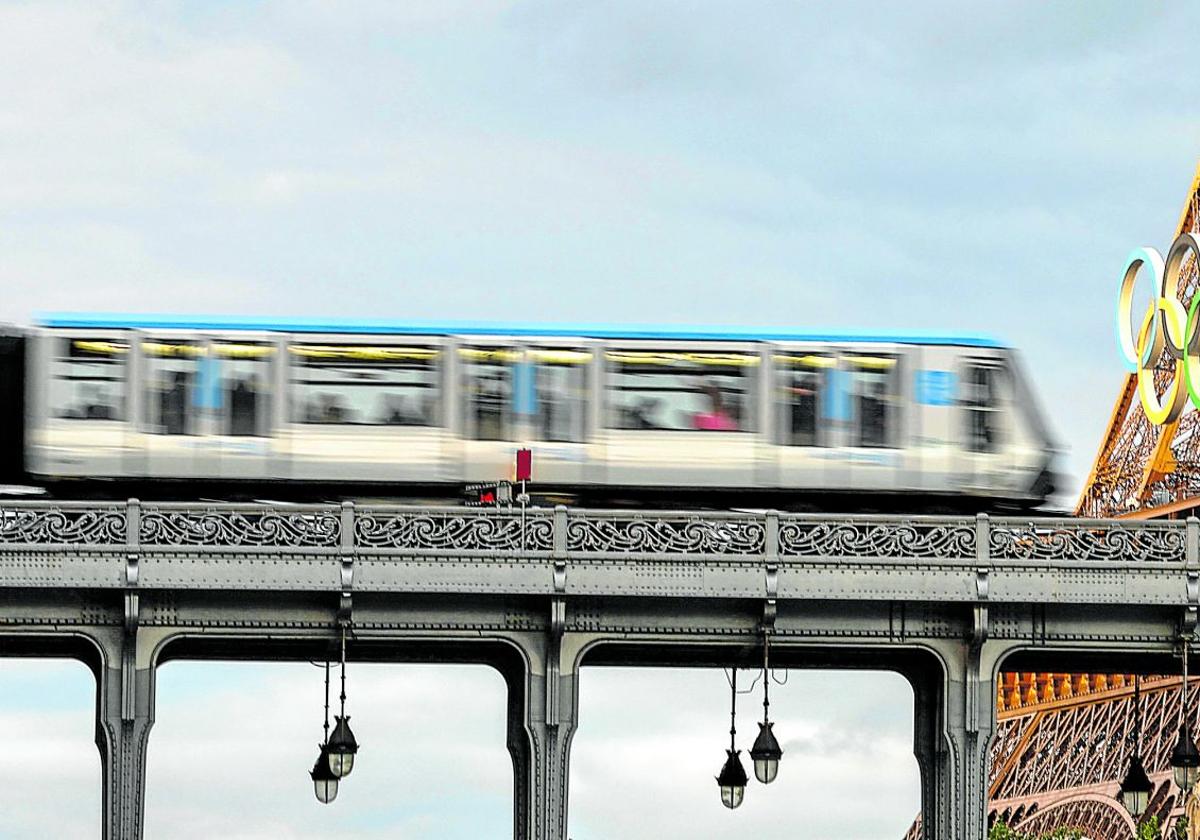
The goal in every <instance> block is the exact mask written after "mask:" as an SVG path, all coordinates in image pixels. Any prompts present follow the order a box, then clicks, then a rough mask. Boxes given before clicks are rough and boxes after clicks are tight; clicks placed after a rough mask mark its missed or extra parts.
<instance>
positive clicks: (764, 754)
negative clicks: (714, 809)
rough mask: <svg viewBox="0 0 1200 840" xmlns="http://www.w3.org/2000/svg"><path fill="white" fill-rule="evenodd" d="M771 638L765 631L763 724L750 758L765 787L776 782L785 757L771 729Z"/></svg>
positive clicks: (759, 729) (755, 772)
mask: <svg viewBox="0 0 1200 840" xmlns="http://www.w3.org/2000/svg"><path fill="white" fill-rule="evenodd" d="M770 657H771V637H770V635H769V634H767V633H766V632H765V631H764V632H763V722H762V723H760V724H759V725H758V737H757V738H755V739H754V746H753V747H751V748H750V757H751V758H752V759H754V778H756V779H758V780H759V781H760V782H762V783H763V784H764V785H769V784H771V782H773V781H775V777H776V776H777V775H778V774H779V759H780V758H781V757H782V756H783V750H782V749H780V747H779V742H778V741H777V740H775V733H774V732H772V731H771V728H772V727H773V726H774V725H775V724H773V723H771V719H770V715H769V711H770V708H771V694H770V690H771V661H770Z"/></svg>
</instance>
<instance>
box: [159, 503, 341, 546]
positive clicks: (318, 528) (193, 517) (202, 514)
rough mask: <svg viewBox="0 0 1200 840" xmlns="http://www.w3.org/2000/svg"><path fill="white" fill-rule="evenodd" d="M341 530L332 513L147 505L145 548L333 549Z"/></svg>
mask: <svg viewBox="0 0 1200 840" xmlns="http://www.w3.org/2000/svg"><path fill="white" fill-rule="evenodd" d="M341 532H342V525H341V519H340V517H339V515H338V511H337V510H336V509H333V508H315V509H314V508H303V509H294V508H288V507H283V506H280V507H278V508H273V507H267V506H264V507H261V508H241V507H238V508H228V507H226V508H222V507H210V508H200V507H182V506H169V507H168V506H166V505H163V506H157V505H152V504H150V505H143V509H142V514H141V527H140V528H139V529H138V533H139V536H140V539H141V543H142V544H143V545H173V546H179V545H206V546H223V547H230V548H234V547H242V546H271V547H278V548H286V547H288V546H295V547H303V548H316V547H326V548H334V547H336V546H337V545H338V543H339V541H340V539H341Z"/></svg>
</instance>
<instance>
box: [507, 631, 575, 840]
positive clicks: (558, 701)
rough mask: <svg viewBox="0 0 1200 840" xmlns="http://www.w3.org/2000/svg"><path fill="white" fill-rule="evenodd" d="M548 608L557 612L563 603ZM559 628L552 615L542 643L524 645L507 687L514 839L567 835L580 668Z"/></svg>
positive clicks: (558, 839)
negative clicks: (518, 674)
mask: <svg viewBox="0 0 1200 840" xmlns="http://www.w3.org/2000/svg"><path fill="white" fill-rule="evenodd" d="M552 609H557V610H560V611H561V607H554V608H552ZM556 626H557V628H558V629H556ZM561 627H562V623H561V615H560V617H559V619H558V620H557V621H555V620H554V619H553V617H552V621H551V630H550V633H549V634H548V635H547V637H546V639H545V640H544V643H543V644H536V645H534V646H531V647H530V648H529V649H526V650H525V656H526V662H527V668H526V673H525V675H524V679H523V681H522V685H521V686H513V685H511V684H510V687H509V704H508V749H509V753H510V754H511V755H512V758H513V788H514V791H513V792H514V799H513V822H514V825H513V838H514V840H567V784H568V781H569V779H570V754H571V739H572V738H573V737H574V735H575V727H576V723H577V721H578V710H579V670H578V657H577V656H576V653H575V651H576V646H575V645H573V644H571V643H570V642H571V640H569V639H568V640H567V644H564V640H563V638H562V635H563V634H562V632H561ZM514 688H515V689H517V690H515V691H514Z"/></svg>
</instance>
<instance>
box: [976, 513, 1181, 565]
mask: <svg viewBox="0 0 1200 840" xmlns="http://www.w3.org/2000/svg"><path fill="white" fill-rule="evenodd" d="M988 542H989V546H990V549H991V555H992V557H994V558H998V559H1005V560H1136V561H1150V562H1160V563H1171V562H1180V563H1181V562H1183V559H1184V523H1182V522H1154V523H1141V522H1128V523H1126V522H1120V521H1106V522H1103V523H1101V522H1087V521H1078V520H1076V521H1071V520H1040V521H1038V520H1034V521H1028V520H1026V521H1023V522H1016V521H1013V520H1003V519H1001V520H993V521H992V522H991V523H990V528H989V530H988Z"/></svg>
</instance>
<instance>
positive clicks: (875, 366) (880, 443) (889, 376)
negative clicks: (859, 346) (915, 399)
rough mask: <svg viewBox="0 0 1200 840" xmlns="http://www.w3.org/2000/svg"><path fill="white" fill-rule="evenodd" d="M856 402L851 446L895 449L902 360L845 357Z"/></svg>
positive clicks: (851, 392)
mask: <svg viewBox="0 0 1200 840" xmlns="http://www.w3.org/2000/svg"><path fill="white" fill-rule="evenodd" d="M843 360H844V363H845V370H846V371H847V373H848V374H849V376H850V389H851V390H850V396H851V398H852V399H853V401H854V422H853V424H852V429H853V431H852V439H851V446H862V447H873V448H880V447H895V446H897V445H898V438H899V419H900V418H899V415H900V412H899V405H900V398H899V384H900V377H899V375H898V374H899V360H898V359H897V358H896V357H895V356H885V355H878V354H872V355H848V356H845V357H843Z"/></svg>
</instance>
